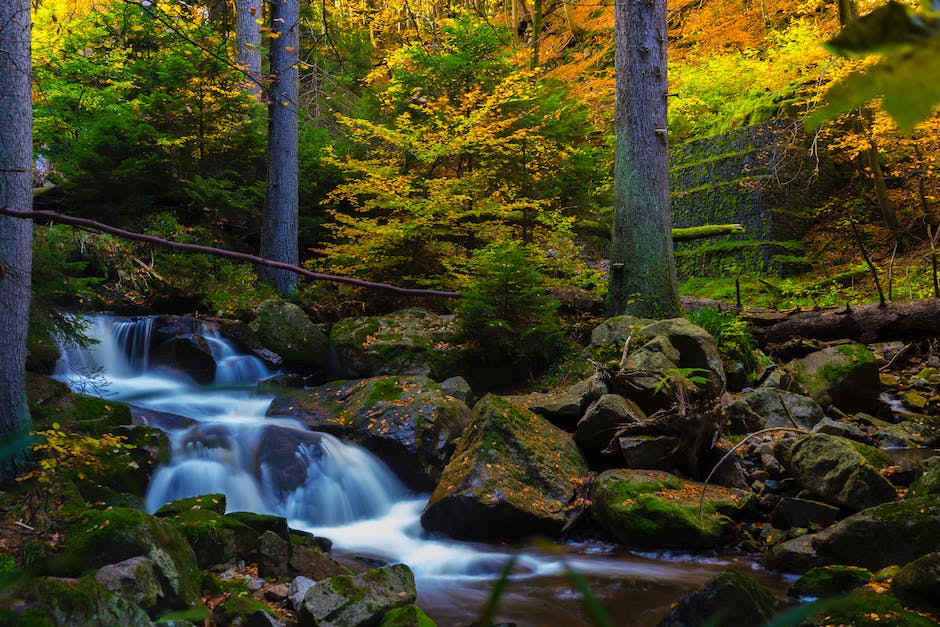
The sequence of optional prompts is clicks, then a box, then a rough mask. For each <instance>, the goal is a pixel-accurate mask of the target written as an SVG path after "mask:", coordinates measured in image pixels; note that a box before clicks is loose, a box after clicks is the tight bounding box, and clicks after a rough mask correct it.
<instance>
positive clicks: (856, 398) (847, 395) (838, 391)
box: [790, 342, 881, 413]
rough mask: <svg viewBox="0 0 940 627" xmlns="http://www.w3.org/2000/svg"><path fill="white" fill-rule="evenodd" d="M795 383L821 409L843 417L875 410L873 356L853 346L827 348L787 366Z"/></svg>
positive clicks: (876, 387) (876, 386) (878, 385)
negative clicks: (831, 409) (835, 409)
mask: <svg viewBox="0 0 940 627" xmlns="http://www.w3.org/2000/svg"><path fill="white" fill-rule="evenodd" d="M790 369H791V371H792V372H793V373H794V374H795V376H796V378H797V381H798V382H799V383H800V384H801V385H802V386H804V387H805V388H806V390H807V393H808V395H809V396H810V397H811V398H812V399H813V400H814V401H816V402H817V403H819V405H820V406H821V407H823V408H827V407H829V406H830V405H835V406H836V407H838V408H839V409H841V410H842V411H844V412H847V413H854V412H859V411H861V412H870V413H876V412H877V410H878V394H879V393H880V391H881V382H880V380H879V378H878V363H877V361H876V360H875V355H874V353H872V352H871V350H869V349H868V347H866V346H865V345H864V344H858V343H855V342H852V343H848V344H840V345H838V346H831V347H829V348H825V349H823V350H821V351H816V352H814V353H811V354H809V355H807V356H806V357H804V358H802V359H797V360H795V361H793V362H791V363H790Z"/></svg>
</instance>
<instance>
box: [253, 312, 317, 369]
mask: <svg viewBox="0 0 940 627" xmlns="http://www.w3.org/2000/svg"><path fill="white" fill-rule="evenodd" d="M250 327H251V330H252V331H253V332H254V333H255V335H256V336H257V338H258V341H260V342H261V343H262V344H263V345H264V346H265V348H267V349H269V350H271V351H273V352H274V353H276V354H277V355H279V356H280V357H281V358H282V359H283V360H284V367H286V368H290V369H293V370H299V371H303V372H323V371H325V370H327V368H328V366H329V355H330V340H329V338H328V337H327V336H326V335H325V334H324V333H323V331H321V330H320V329H319V327H317V326H316V325H315V324H314V323H313V322H312V321H311V320H310V318H309V317H307V314H305V313H304V310H303V309H301V308H300V307H298V306H297V305H295V304H293V303H288V302H285V301H282V300H276V299H270V300H266V301H264V302H262V303H261V304H260V305H258V308H257V309H256V310H255V317H254V320H252V322H251V324H250Z"/></svg>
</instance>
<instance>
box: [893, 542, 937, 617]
mask: <svg viewBox="0 0 940 627" xmlns="http://www.w3.org/2000/svg"><path fill="white" fill-rule="evenodd" d="M891 591H892V592H894V593H895V594H897V595H898V596H900V597H902V598H911V597H913V598H916V599H918V600H920V601H921V602H924V601H926V602H927V603H931V604H933V605H934V606H940V553H936V552H935V553H928V554H927V555H923V556H921V557H918V558H917V559H916V560H914V561H913V562H911V563H909V564H906V565H905V566H904V567H903V568H901V570H899V571H898V573H897V574H896V575H895V576H894V579H893V580H892V582H891Z"/></svg>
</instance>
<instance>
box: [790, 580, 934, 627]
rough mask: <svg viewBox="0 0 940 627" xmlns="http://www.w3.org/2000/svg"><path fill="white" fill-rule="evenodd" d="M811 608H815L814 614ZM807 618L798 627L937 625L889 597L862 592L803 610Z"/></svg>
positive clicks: (869, 591) (812, 605)
mask: <svg viewBox="0 0 940 627" xmlns="http://www.w3.org/2000/svg"><path fill="white" fill-rule="evenodd" d="M814 608H818V609H816V610H815V611H813V610H814ZM804 611H805V612H807V613H808V614H809V615H808V616H807V617H806V618H804V619H803V621H802V622H801V623H800V627H829V626H831V625H852V627H929V626H930V625H936V624H937V622H936V621H935V620H933V619H931V618H930V617H928V616H924V615H923V614H920V613H918V612H915V611H912V610H910V609H908V608H906V607H905V606H904V604H903V603H902V602H901V600H900V599H898V598H897V597H896V596H894V595H891V594H880V593H878V592H876V591H874V590H868V589H863V590H859V591H856V592H853V593H852V594H850V595H848V596H846V597H842V598H839V599H822V600H819V601H815V602H814V603H812V604H810V605H809V606H808V607H807V608H805V610H804Z"/></svg>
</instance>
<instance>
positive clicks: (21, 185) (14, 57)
mask: <svg viewBox="0 0 940 627" xmlns="http://www.w3.org/2000/svg"><path fill="white" fill-rule="evenodd" d="M0 42H2V46H0V206H3V207H8V208H10V209H16V210H19V211H29V210H31V209H32V206H33V189H32V164H33V138H32V119H33V110H32V86H31V72H32V62H31V60H30V13H29V0H0ZM32 229H33V226H32V221H30V220H21V219H17V218H9V217H0V482H4V481H7V480H9V479H11V478H12V477H13V476H14V474H15V473H16V471H17V470H18V468H19V467H20V464H21V463H22V461H23V459H24V454H25V446H26V442H27V440H28V438H27V434H28V432H29V428H30V424H31V423H30V417H29V409H28V408H27V405H26V381H25V379H26V331H27V327H28V324H29V299H30V272H31V264H32V236H33V230H32Z"/></svg>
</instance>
